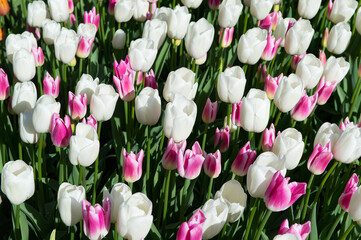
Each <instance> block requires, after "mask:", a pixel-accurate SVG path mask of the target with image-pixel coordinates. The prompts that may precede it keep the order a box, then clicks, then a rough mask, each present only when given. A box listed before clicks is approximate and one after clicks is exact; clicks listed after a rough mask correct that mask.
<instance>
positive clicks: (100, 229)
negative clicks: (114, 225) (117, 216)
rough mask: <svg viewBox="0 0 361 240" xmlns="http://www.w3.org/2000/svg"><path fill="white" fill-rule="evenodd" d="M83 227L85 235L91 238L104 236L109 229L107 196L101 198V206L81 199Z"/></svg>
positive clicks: (108, 201)
mask: <svg viewBox="0 0 361 240" xmlns="http://www.w3.org/2000/svg"><path fill="white" fill-rule="evenodd" d="M82 209H83V227H84V233H85V235H86V236H87V237H88V238H89V239H91V240H96V239H102V238H104V237H105V236H106V235H107V234H108V232H109V229H110V216H111V203H110V200H109V198H108V197H106V198H104V199H103V207H101V206H100V205H99V204H95V206H94V207H93V206H92V205H91V204H90V202H88V201H87V200H85V199H84V200H83V203H82Z"/></svg>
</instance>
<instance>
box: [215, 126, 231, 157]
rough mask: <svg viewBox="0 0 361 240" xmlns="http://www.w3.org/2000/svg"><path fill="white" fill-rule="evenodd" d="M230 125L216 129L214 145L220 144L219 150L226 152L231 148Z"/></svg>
mask: <svg viewBox="0 0 361 240" xmlns="http://www.w3.org/2000/svg"><path fill="white" fill-rule="evenodd" d="M229 137H230V136H229V127H228V126H227V127H226V128H224V129H222V130H219V129H218V128H217V129H216V135H215V137H214V147H217V146H218V145H219V144H220V146H219V150H220V151H221V152H225V151H227V150H228V148H229Z"/></svg>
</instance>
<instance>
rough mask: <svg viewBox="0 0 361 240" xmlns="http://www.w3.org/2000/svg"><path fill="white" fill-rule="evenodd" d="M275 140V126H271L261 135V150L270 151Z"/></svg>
mask: <svg viewBox="0 0 361 240" xmlns="http://www.w3.org/2000/svg"><path fill="white" fill-rule="evenodd" d="M275 138H276V131H275V126H274V125H273V123H272V124H271V126H270V128H269V129H267V128H266V129H265V130H264V131H263V134H262V150H263V151H264V152H267V151H272V148H273V144H274V142H275Z"/></svg>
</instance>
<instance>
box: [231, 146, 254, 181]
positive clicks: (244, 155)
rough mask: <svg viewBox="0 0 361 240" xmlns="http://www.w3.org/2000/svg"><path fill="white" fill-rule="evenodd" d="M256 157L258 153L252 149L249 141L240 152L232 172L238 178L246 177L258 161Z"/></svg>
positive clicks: (233, 164)
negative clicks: (250, 168) (250, 167)
mask: <svg viewBox="0 0 361 240" xmlns="http://www.w3.org/2000/svg"><path fill="white" fill-rule="evenodd" d="M256 156H257V152H256V151H253V150H252V149H251V146H250V142H249V141H248V142H247V143H246V144H245V145H244V146H243V147H242V148H241V150H239V152H238V155H237V157H236V159H235V160H234V162H233V163H232V167H231V169H232V172H233V173H234V174H236V175H237V176H245V175H246V174H247V172H248V168H249V166H251V164H252V163H253V161H254V160H255V159H256Z"/></svg>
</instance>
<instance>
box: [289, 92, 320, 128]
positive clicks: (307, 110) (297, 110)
mask: <svg viewBox="0 0 361 240" xmlns="http://www.w3.org/2000/svg"><path fill="white" fill-rule="evenodd" d="M317 98H318V94H317V93H315V94H314V95H313V96H310V97H309V96H308V95H307V93H306V91H305V92H304V94H303V96H302V97H301V99H300V101H298V103H297V104H296V105H295V106H294V107H293V108H292V110H291V117H292V118H293V119H294V120H296V121H303V120H305V119H306V118H307V117H308V116H310V114H311V113H312V111H313V109H314V108H315V106H316V103H317Z"/></svg>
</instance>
